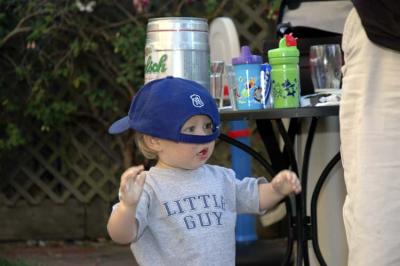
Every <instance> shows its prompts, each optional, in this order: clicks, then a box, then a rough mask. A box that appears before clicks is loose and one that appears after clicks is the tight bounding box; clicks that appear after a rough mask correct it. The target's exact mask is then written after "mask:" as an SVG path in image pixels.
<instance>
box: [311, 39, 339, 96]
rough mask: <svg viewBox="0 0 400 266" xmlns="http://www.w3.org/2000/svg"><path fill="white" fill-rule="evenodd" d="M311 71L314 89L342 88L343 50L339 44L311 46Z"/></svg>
mask: <svg viewBox="0 0 400 266" xmlns="http://www.w3.org/2000/svg"><path fill="white" fill-rule="evenodd" d="M309 62H310V72H311V79H312V83H313V85H314V89H315V90H316V91H318V90H319V89H340V81H341V78H342V72H341V68H342V52H341V50H340V45H339V44H321V45H313V46H311V47H310V57H309Z"/></svg>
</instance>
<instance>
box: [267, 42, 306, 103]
mask: <svg viewBox="0 0 400 266" xmlns="http://www.w3.org/2000/svg"><path fill="white" fill-rule="evenodd" d="M296 45H297V42H296V38H294V37H293V36H292V34H289V35H287V34H285V35H284V37H283V38H282V39H281V40H280V41H279V48H277V49H272V50H269V51H268V59H269V63H270V65H271V67H272V70H271V80H272V98H273V105H274V108H290V107H299V104H300V72H299V54H300V52H299V50H298V49H297V46H296Z"/></svg>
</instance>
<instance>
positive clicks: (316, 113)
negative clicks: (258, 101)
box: [219, 105, 339, 121]
mask: <svg viewBox="0 0 400 266" xmlns="http://www.w3.org/2000/svg"><path fill="white" fill-rule="evenodd" d="M219 113H220V117H221V120H223V121H232V120H243V119H245V120H252V119H281V118H297V117H326V116H337V115H338V114H339V105H329V106H318V107H298V108H279V109H278V108H275V109H259V110H236V111H233V110H232V109H221V110H220V111H219Z"/></svg>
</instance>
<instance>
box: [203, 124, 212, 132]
mask: <svg viewBox="0 0 400 266" xmlns="http://www.w3.org/2000/svg"><path fill="white" fill-rule="evenodd" d="M212 128H213V125H212V123H207V124H205V125H204V129H205V131H206V132H208V133H211V132H212Z"/></svg>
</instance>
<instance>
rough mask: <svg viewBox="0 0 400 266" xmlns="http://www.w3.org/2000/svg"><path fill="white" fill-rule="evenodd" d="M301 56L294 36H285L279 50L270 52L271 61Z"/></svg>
mask: <svg viewBox="0 0 400 266" xmlns="http://www.w3.org/2000/svg"><path fill="white" fill-rule="evenodd" d="M299 55H300V52H299V49H297V41H296V38H294V37H293V36H292V34H289V35H288V34H285V35H284V36H283V38H282V39H281V40H280V41H279V48H276V49H271V50H269V51H268V58H269V59H270V58H276V57H299ZM270 60H271V59H270Z"/></svg>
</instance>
